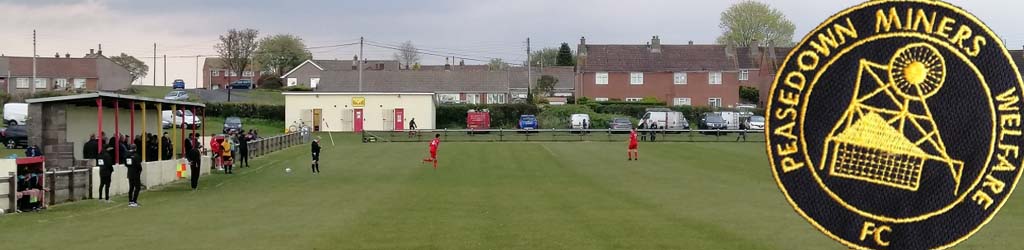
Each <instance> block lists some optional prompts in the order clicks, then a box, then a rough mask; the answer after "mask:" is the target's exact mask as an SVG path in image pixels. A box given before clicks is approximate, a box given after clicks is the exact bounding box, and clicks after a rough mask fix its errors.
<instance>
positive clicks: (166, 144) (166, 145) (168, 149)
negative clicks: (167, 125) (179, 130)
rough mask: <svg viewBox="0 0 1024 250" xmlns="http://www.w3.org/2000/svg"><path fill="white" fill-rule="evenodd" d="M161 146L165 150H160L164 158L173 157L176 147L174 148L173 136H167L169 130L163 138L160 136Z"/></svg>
mask: <svg viewBox="0 0 1024 250" xmlns="http://www.w3.org/2000/svg"><path fill="white" fill-rule="evenodd" d="M160 146H161V147H163V152H160V153H161V154H162V155H163V157H162V158H163V159H164V160H169V159H171V154H172V153H173V152H174V148H172V147H173V145H171V138H168V137H167V132H164V136H163V138H160Z"/></svg>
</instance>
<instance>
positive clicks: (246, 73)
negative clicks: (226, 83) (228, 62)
mask: <svg viewBox="0 0 1024 250" xmlns="http://www.w3.org/2000/svg"><path fill="white" fill-rule="evenodd" d="M254 75H255V74H253V73H252V71H243V72H242V76H243V77H252V76H254Z"/></svg>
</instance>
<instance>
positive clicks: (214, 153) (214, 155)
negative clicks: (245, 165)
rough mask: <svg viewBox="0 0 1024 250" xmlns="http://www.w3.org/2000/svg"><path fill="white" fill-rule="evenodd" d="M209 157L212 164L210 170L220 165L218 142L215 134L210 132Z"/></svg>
mask: <svg viewBox="0 0 1024 250" xmlns="http://www.w3.org/2000/svg"><path fill="white" fill-rule="evenodd" d="M210 158H211V160H213V161H212V162H213V164H212V165H211V166H210V170H213V169H217V168H219V167H220V142H217V134H210Z"/></svg>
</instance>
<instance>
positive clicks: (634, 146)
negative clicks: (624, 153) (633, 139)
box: [629, 143, 639, 149]
mask: <svg viewBox="0 0 1024 250" xmlns="http://www.w3.org/2000/svg"><path fill="white" fill-rule="evenodd" d="M638 146H639V145H637V144H636V143H630V144H629V149H636V148H637V147H638Z"/></svg>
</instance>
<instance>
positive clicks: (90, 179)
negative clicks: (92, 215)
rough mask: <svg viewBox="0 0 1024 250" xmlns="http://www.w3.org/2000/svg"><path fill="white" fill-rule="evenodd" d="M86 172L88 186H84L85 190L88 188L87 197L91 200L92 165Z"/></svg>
mask: <svg viewBox="0 0 1024 250" xmlns="http://www.w3.org/2000/svg"><path fill="white" fill-rule="evenodd" d="M86 174H87V175H88V177H89V186H88V187H86V188H87V189H86V190H89V199H90V200H92V167H89V171H88V172H86Z"/></svg>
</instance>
